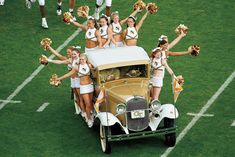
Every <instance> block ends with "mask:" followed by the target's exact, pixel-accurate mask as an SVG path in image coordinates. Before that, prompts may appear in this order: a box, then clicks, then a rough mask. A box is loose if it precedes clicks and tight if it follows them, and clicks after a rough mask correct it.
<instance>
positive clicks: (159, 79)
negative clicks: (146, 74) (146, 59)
mask: <svg viewBox="0 0 235 157" xmlns="http://www.w3.org/2000/svg"><path fill="white" fill-rule="evenodd" d="M151 68H152V70H160V71H162V75H161V76H151V79H150V83H151V84H152V85H153V87H162V86H163V78H164V75H165V66H163V65H162V57H161V58H154V59H153V60H152V61H151Z"/></svg>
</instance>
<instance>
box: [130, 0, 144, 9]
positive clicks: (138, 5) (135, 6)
mask: <svg viewBox="0 0 235 157" xmlns="http://www.w3.org/2000/svg"><path fill="white" fill-rule="evenodd" d="M145 7H146V4H145V3H144V2H143V1H142V0H138V1H137V2H136V3H135V4H134V5H133V9H134V10H136V9H137V8H139V9H140V10H141V11H142V10H144V9H145Z"/></svg>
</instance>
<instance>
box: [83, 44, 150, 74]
mask: <svg viewBox="0 0 235 157" xmlns="http://www.w3.org/2000/svg"><path fill="white" fill-rule="evenodd" d="M86 55H87V57H88V60H89V62H90V63H91V64H92V65H93V66H94V67H95V68H97V69H98V70H104V69H109V68H115V67H120V66H130V65H139V64H149V56H148V54H147V53H146V51H145V50H144V49H143V48H142V47H138V46H125V47H117V48H107V49H98V50H94V51H90V52H88V53H86Z"/></svg>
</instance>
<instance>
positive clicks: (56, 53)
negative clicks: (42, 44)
mask: <svg viewBox="0 0 235 157" xmlns="http://www.w3.org/2000/svg"><path fill="white" fill-rule="evenodd" d="M47 47H48V50H49V51H51V53H52V54H54V55H55V56H56V57H58V58H59V59H60V60H66V59H67V57H65V56H63V55H61V54H59V53H58V52H57V51H56V50H55V49H53V48H52V47H51V46H50V45H48V46H47Z"/></svg>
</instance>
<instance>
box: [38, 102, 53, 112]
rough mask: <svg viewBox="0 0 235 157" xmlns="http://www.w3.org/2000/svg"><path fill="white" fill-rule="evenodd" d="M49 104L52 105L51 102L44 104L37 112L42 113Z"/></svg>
mask: <svg viewBox="0 0 235 157" xmlns="http://www.w3.org/2000/svg"><path fill="white" fill-rule="evenodd" d="M49 104H50V103H49V102H45V103H43V104H42V105H41V106H40V107H39V108H38V109H37V112H42V111H43V110H44V109H45V108H46V107H47V106H48V105H49Z"/></svg>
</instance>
